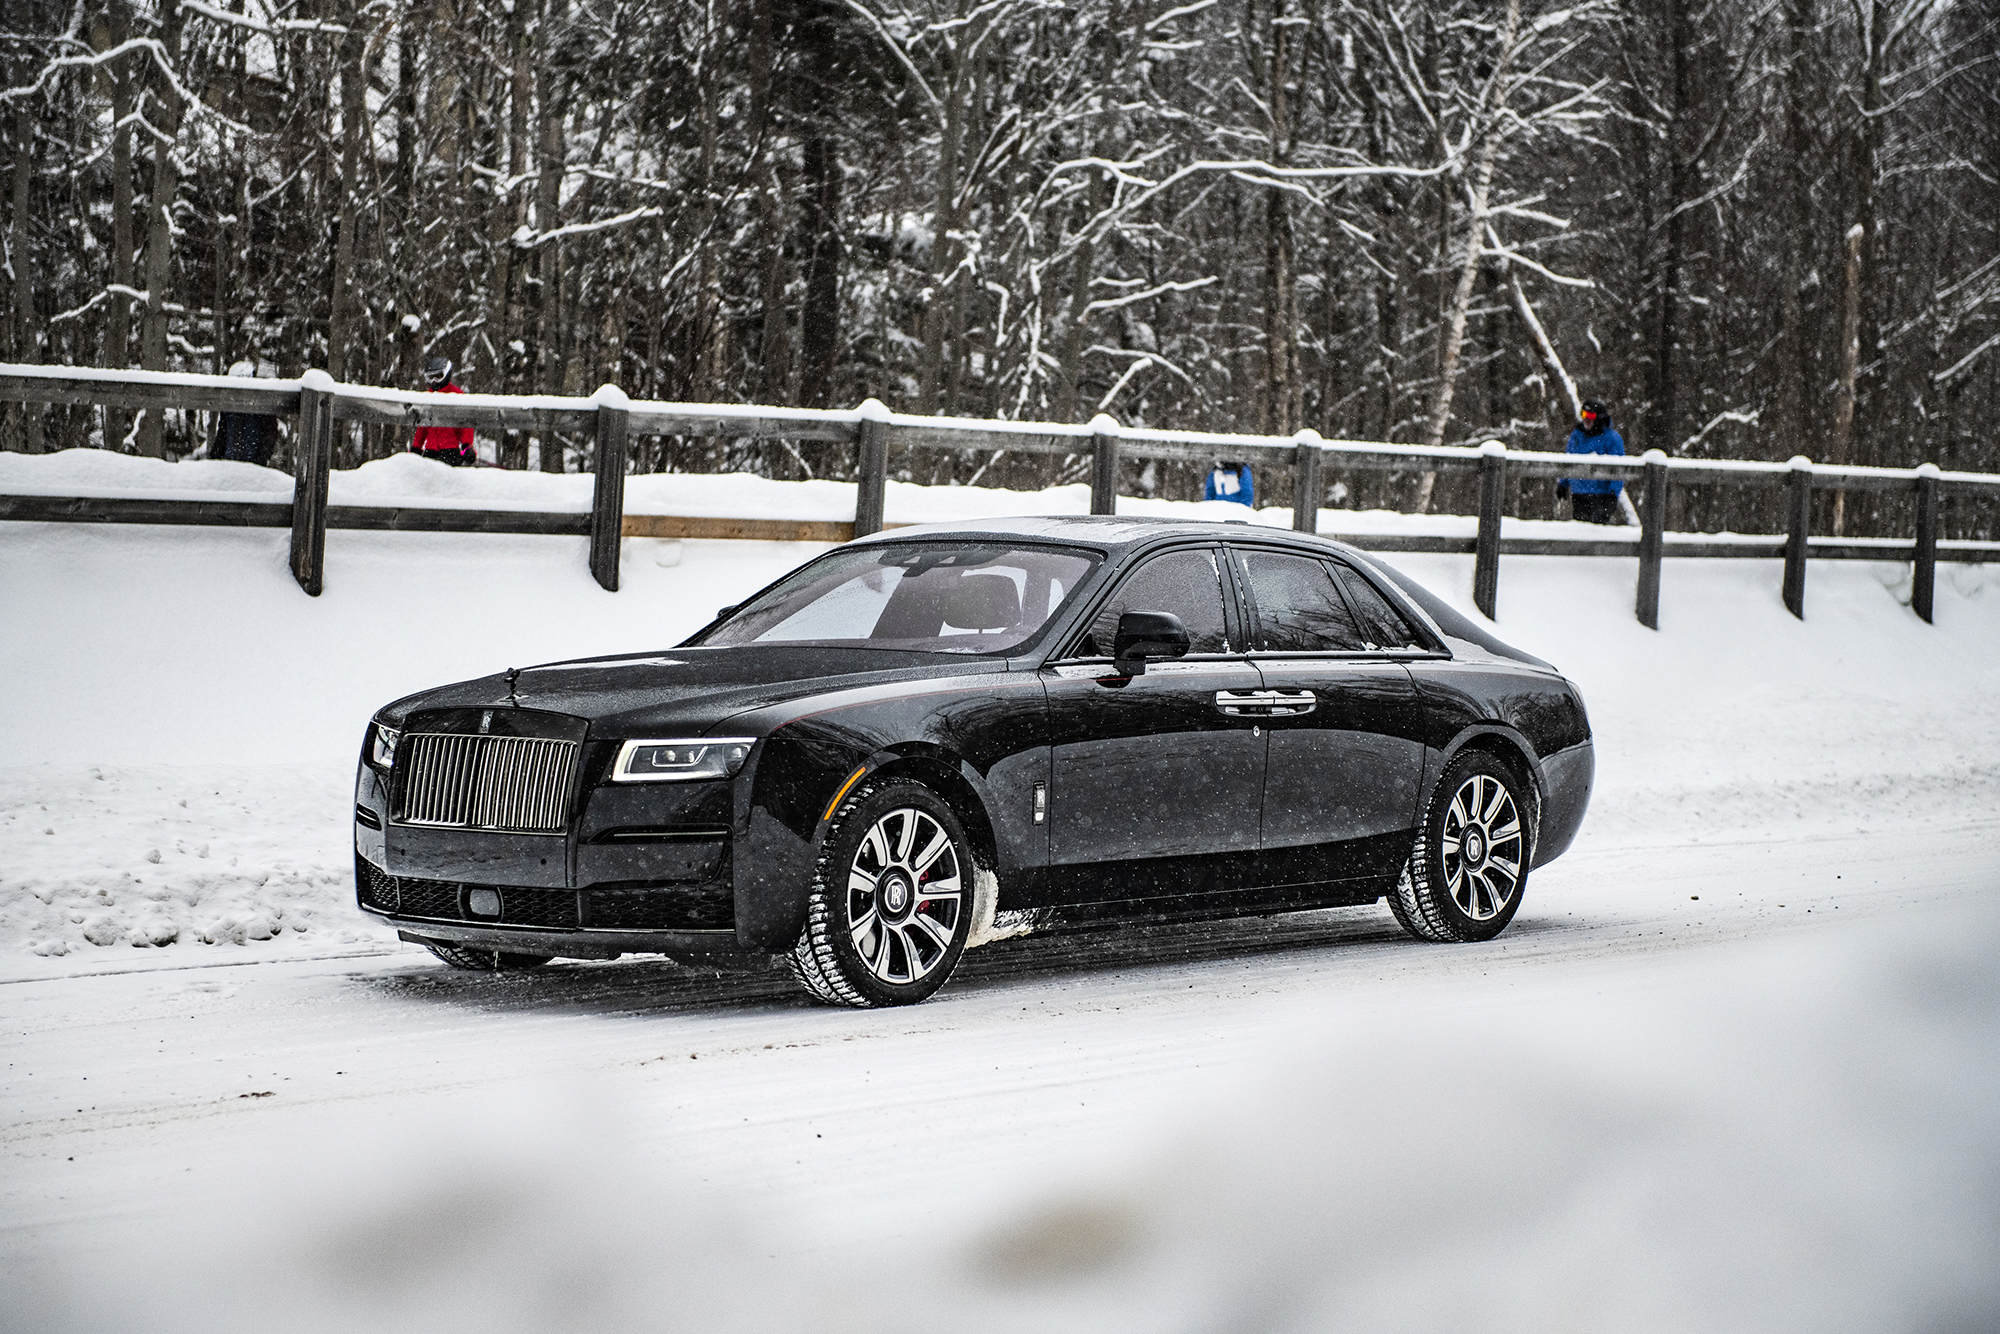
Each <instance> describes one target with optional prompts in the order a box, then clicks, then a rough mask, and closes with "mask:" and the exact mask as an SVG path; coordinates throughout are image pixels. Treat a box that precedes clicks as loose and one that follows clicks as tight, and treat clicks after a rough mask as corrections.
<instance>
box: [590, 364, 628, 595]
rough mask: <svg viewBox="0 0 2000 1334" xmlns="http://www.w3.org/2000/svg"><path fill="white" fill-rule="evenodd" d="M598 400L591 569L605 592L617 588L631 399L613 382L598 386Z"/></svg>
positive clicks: (592, 502)
mask: <svg viewBox="0 0 2000 1334" xmlns="http://www.w3.org/2000/svg"><path fill="white" fill-rule="evenodd" d="M592 399H593V400H594V401H595V402H596V404H597V467H596V472H597V477H596V484H595V485H594V486H593V487H592V488H591V492H590V573H591V575H592V576H593V577H595V578H596V580H597V583H598V586H599V587H600V588H602V589H604V591H605V592H607V593H616V592H617V591H618V557H619V553H620V551H621V549H622V544H623V541H624V537H625V451H626V443H627V441H626V431H627V429H628V428H629V427H630V425H631V423H632V400H631V399H630V398H627V397H626V396H625V391H624V390H623V389H620V388H619V387H618V386H617V385H615V384H607V385H603V386H600V387H599V389H598V391H597V392H596V393H595V394H594V395H592Z"/></svg>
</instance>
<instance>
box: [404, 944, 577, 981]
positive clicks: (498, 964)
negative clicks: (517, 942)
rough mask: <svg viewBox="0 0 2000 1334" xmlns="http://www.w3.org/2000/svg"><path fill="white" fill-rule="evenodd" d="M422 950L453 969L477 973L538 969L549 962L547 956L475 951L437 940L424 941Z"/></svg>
mask: <svg viewBox="0 0 2000 1334" xmlns="http://www.w3.org/2000/svg"><path fill="white" fill-rule="evenodd" d="M424 948H425V949H427V950H429V951H430V952H431V953H432V954H435V955H437V956H438V958H440V959H443V960H444V961H445V962H446V963H448V964H450V965H451V966H452V967H453V968H467V969H471V970H472V971H474V972H479V973H500V972H515V971H518V970H520V969H523V968H540V967H541V966H542V965H543V964H545V963H547V962H548V961H549V956H548V955H546V954H508V953H506V952H505V951H503V950H475V949H471V948H469V947H467V946H464V945H447V944H445V943H444V942H442V941H437V940H427V941H425V942H424Z"/></svg>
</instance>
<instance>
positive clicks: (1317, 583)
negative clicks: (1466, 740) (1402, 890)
mask: <svg viewBox="0 0 2000 1334" xmlns="http://www.w3.org/2000/svg"><path fill="white" fill-rule="evenodd" d="M1234 559H1235V560H1236V562H1237V571H1238V574H1239V577H1240V578H1241V580H1242V583H1243V585H1244V588H1245V593H1246V595H1247V596H1246V600H1247V601H1248V602H1249V603H1250V608H1251V610H1250V615H1251V619H1252V626H1251V629H1250V636H1249V637H1250V647H1251V650H1252V652H1251V655H1250V660H1251V661H1252V662H1253V663H1255V664H1256V666H1257V669H1258V672H1259V673H1260V674H1261V676H1262V686H1263V689H1264V692H1265V694H1264V704H1263V707H1264V709H1265V711H1266V713H1267V715H1268V716H1267V717H1266V720H1265V721H1266V725H1267V726H1268V727H1269V729H1270V745H1269V749H1268V756H1267V761H1266V764H1265V771H1264V795H1263V803H1262V813H1263V815H1262V829H1263V836H1262V847H1263V854H1264V855H1263V863H1264V865H1263V875H1264V877H1265V878H1266V881H1267V883H1268V884H1270V885H1272V886H1273V887H1282V886H1309V885H1341V884H1343V883H1344V884H1346V885H1348V886H1357V885H1358V886H1360V887H1361V888H1362V889H1363V891H1364V892H1365V890H1366V888H1367V887H1368V886H1371V885H1376V884H1380V883H1381V882H1383V881H1385V880H1387V881H1393V879H1394V878H1395V876H1396V874H1397V873H1398V872H1399V871H1400V870H1401V868H1402V865H1403V862H1404V861H1405V860H1406V859H1407V858H1408V857H1409V853H1410V844H1411V841H1412V840H1413V839H1414V838H1415V836H1416V819H1417V810H1416V806H1417V795H1418V785H1419V783H1420V782H1421V781H1422V777H1423V766H1424V745H1423V741H1422V739H1421V733H1420V732H1419V730H1418V719H1417V715H1416V688H1415V685H1414V683H1413V682H1412V680H1411V678H1410V673H1409V669H1408V668H1407V667H1405V666H1404V665H1403V663H1402V662H1401V661H1400V660H1399V657H1398V655H1399V654H1401V655H1405V656H1406V655H1407V653H1408V651H1409V650H1410V649H1411V648H1412V647H1416V648H1419V649H1420V648H1421V647H1422V646H1421V645H1413V644H1412V642H1411V637H1410V636H1408V635H1407V634H1397V633H1394V632H1392V631H1390V630H1385V629H1384V628H1382V626H1380V625H1378V624H1377V618H1378V616H1379V612H1378V610H1377V608H1376V607H1375V606H1373V605H1372V604H1370V605H1364V606H1362V607H1357V606H1356V605H1355V596H1356V595H1353V594H1346V593H1344V592H1343V590H1342V588H1341V587H1339V586H1338V585H1337V578H1338V577H1339V576H1341V575H1345V574H1351V573H1352V571H1350V570H1348V569H1347V567H1345V566H1343V565H1340V564H1339V563H1338V562H1336V561H1334V560H1333V559H1331V558H1327V559H1321V558H1318V557H1314V556H1308V555H1302V554H1299V553H1296V552H1283V551H1275V550H1269V549H1259V548H1255V547H1241V548H1237V549H1235V551H1234ZM1368 591H1369V592H1372V591H1373V590H1372V589H1371V590H1368ZM1374 601H1375V602H1381V599H1380V596H1379V594H1377V595H1376V596H1375V599H1374ZM1380 610H1381V611H1389V609H1388V604H1387V603H1386V602H1381V608H1380ZM1389 615H1391V616H1393V615H1394V613H1393V611H1389ZM1333 897H1334V898H1340V897H1344V894H1342V893H1336V894H1334V895H1333Z"/></svg>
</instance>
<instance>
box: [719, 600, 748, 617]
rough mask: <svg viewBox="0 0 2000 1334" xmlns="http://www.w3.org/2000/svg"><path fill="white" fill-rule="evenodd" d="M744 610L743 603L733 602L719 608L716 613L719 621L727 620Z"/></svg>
mask: <svg viewBox="0 0 2000 1334" xmlns="http://www.w3.org/2000/svg"><path fill="white" fill-rule="evenodd" d="M742 610H743V604H742V603H740V602H732V603H730V604H729V605H728V606H726V607H722V608H719V609H718V610H717V611H716V613H715V619H716V620H718V621H726V620H728V619H729V618H730V617H732V616H734V615H735V614H736V613H737V612H739V611H742Z"/></svg>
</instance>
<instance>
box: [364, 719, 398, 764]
mask: <svg viewBox="0 0 2000 1334" xmlns="http://www.w3.org/2000/svg"><path fill="white" fill-rule="evenodd" d="M402 736H403V734H402V733H401V732H398V731H397V730H396V729H395V728H393V727H384V726H382V724H380V723H370V724H369V725H368V762H369V763H370V764H372V765H374V766H375V767H376V768H377V769H380V770H381V771H382V772H383V773H387V772H389V769H390V768H391V766H393V765H394V764H395V763H396V742H398V741H399V740H401V739H402Z"/></svg>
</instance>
